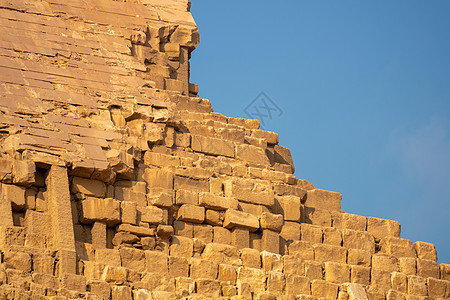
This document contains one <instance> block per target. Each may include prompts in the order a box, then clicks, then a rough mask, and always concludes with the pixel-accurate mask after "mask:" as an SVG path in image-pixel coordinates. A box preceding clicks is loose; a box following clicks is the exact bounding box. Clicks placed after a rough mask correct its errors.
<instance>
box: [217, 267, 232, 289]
mask: <svg viewBox="0 0 450 300" xmlns="http://www.w3.org/2000/svg"><path fill="white" fill-rule="evenodd" d="M236 279H237V267H234V266H232V265H227V264H220V265H219V274H218V280H220V281H222V282H223V281H228V282H230V283H232V284H233V285H234V284H236Z"/></svg>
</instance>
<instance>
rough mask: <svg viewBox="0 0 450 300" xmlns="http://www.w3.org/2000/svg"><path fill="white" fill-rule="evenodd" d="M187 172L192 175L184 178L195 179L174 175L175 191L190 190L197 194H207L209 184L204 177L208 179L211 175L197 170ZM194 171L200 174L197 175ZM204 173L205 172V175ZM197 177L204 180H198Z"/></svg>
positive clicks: (192, 169)
mask: <svg viewBox="0 0 450 300" xmlns="http://www.w3.org/2000/svg"><path fill="white" fill-rule="evenodd" d="M189 170H191V171H192V172H193V173H194V174H192V175H189V174H188V175H186V176H191V177H196V178H195V179H194V178H191V177H185V176H178V175H175V176H174V188H175V190H182V189H186V190H191V191H193V192H197V193H200V192H209V182H208V180H207V179H206V178H205V177H209V176H210V175H211V174H210V173H209V172H207V171H204V170H201V169H199V168H191V169H189ZM194 171H198V172H199V173H200V174H197V173H196V172H194ZM204 172H206V174H205V173H204ZM197 177H202V178H205V179H198V178H197Z"/></svg>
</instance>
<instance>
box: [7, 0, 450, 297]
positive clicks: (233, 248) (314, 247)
mask: <svg viewBox="0 0 450 300" xmlns="http://www.w3.org/2000/svg"><path fill="white" fill-rule="evenodd" d="M190 5H191V3H190V2H189V1H188V0H164V1H163V0H131V1H113V0H96V1H87V0H2V1H1V3H0V122H1V131H0V137H1V141H2V142H1V144H0V147H1V149H0V150H1V151H0V182H1V183H0V187H1V189H0V299H33V300H35V299H36V300H41V299H54V300H59V299H86V300H88V299H89V300H92V299H112V300H119V299H124V300H132V299H135V300H141V299H142V300H143V299H235V300H237V299H255V300H256V299H259V300H263V299H267V300H269V299H274V300H275V299H277V300H294V299H370V300H371V299H380V300H381V299H389V300H392V299H449V298H450V264H445V263H441V264H438V263H437V254H436V250H435V247H434V245H432V244H430V243H425V242H415V243H412V242H411V241H409V240H407V239H403V238H401V237H400V223H399V222H397V221H393V220H385V219H378V218H373V217H364V216H358V215H354V214H349V213H345V212H344V211H342V210H341V198H342V196H341V194H339V193H337V192H332V191H326V190H322V189H317V188H315V187H314V185H313V184H311V183H309V182H307V181H306V180H302V179H298V178H296V177H295V176H294V175H293V173H294V164H293V160H292V157H291V154H290V150H289V149H288V148H286V147H283V146H281V145H279V139H278V135H277V134H276V133H274V132H269V131H264V130H260V129H259V128H260V127H259V126H260V124H259V121H257V120H250V119H242V118H232V117H226V116H224V115H222V114H220V113H217V112H213V109H212V107H211V103H210V102H209V101H208V100H207V99H202V98H201V97H199V96H198V86H197V85H195V84H192V83H190V82H189V58H190V55H191V53H192V51H194V50H195V48H196V46H197V45H198V44H199V32H198V29H197V26H196V24H195V21H194V20H193V18H192V15H191V13H190Z"/></svg>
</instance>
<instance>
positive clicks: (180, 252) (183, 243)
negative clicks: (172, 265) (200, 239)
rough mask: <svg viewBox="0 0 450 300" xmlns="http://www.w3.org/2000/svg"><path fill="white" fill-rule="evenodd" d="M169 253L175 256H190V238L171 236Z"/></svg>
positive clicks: (191, 247) (191, 253)
mask: <svg viewBox="0 0 450 300" xmlns="http://www.w3.org/2000/svg"><path fill="white" fill-rule="evenodd" d="M169 251H170V255H171V256H177V257H185V258H189V257H192V255H193V251H194V242H193V241H192V239H190V238H187V237H183V236H176V235H174V236H172V241H171V245H170V250H169Z"/></svg>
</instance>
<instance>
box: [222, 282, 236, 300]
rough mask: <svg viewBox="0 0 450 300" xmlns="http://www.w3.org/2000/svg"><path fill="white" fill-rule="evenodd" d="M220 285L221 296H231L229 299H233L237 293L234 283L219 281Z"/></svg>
mask: <svg viewBox="0 0 450 300" xmlns="http://www.w3.org/2000/svg"><path fill="white" fill-rule="evenodd" d="M221 286H222V296H223V297H231V299H235V298H236V297H235V296H236V295H237V288H236V286H234V285H231V284H228V283H227V282H221Z"/></svg>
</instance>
